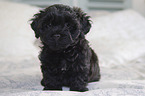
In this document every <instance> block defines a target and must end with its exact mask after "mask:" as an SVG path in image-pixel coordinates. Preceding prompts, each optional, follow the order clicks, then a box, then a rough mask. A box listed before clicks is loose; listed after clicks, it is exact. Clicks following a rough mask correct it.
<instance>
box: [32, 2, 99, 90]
mask: <svg viewBox="0 0 145 96" xmlns="http://www.w3.org/2000/svg"><path fill="white" fill-rule="evenodd" d="M89 18H90V17H89V16H87V15H86V13H84V12H82V10H81V9H80V8H76V7H73V8H71V7H69V6H66V5H60V4H56V5H52V6H49V7H48V8H46V9H44V10H41V11H40V12H39V13H38V14H35V15H34V18H33V19H32V23H31V27H32V29H33V30H34V32H35V36H36V38H39V37H40V40H41V41H42V44H43V47H42V51H41V53H40V55H39V59H40V61H41V63H42V65H41V70H42V73H43V79H42V81H41V84H42V85H43V86H44V90H62V86H68V87H70V90H72V91H87V90H88V88H86V85H87V83H88V82H92V81H98V80H99V79H100V69H99V65H98V58H97V56H96V54H95V53H94V51H93V50H92V49H91V48H90V47H89V45H88V41H87V40H86V39H85V34H87V33H88V32H89V30H90V27H91V24H90V20H89Z"/></svg>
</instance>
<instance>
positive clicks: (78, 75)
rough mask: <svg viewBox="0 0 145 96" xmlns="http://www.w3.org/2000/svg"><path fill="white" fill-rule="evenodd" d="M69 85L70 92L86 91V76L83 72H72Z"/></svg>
mask: <svg viewBox="0 0 145 96" xmlns="http://www.w3.org/2000/svg"><path fill="white" fill-rule="evenodd" d="M70 81H71V85H70V90H71V91H80V92H84V91H88V88H87V87H86V86H87V83H88V79H87V74H86V72H85V71H81V70H80V71H78V72H73V74H72V77H71V80H70Z"/></svg>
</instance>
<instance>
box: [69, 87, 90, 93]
mask: <svg viewBox="0 0 145 96" xmlns="http://www.w3.org/2000/svg"><path fill="white" fill-rule="evenodd" d="M88 90H89V89H88V88H86V87H83V88H74V87H73V88H70V91H79V92H85V91H88Z"/></svg>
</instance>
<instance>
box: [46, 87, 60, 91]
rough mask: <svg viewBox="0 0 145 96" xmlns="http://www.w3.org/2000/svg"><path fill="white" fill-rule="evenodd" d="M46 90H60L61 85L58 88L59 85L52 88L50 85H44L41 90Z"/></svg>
mask: <svg viewBox="0 0 145 96" xmlns="http://www.w3.org/2000/svg"><path fill="white" fill-rule="evenodd" d="M47 90H59V91H61V90H62V88H61V87H60V88H59V87H56V88H54V87H53V88H52V87H51V88H50V87H44V88H43V91H47Z"/></svg>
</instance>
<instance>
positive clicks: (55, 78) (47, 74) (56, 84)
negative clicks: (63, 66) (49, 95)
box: [41, 65, 62, 90]
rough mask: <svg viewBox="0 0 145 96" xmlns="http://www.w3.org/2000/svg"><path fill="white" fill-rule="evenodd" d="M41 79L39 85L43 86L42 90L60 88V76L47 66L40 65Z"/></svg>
mask: <svg viewBox="0 0 145 96" xmlns="http://www.w3.org/2000/svg"><path fill="white" fill-rule="evenodd" d="M41 70H42V74H43V79H42V81H41V85H42V86H44V89H43V90H62V84H61V82H60V81H61V80H60V79H61V78H59V77H60V75H59V74H55V73H53V72H52V70H50V69H49V67H48V66H44V65H42V66H41Z"/></svg>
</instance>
